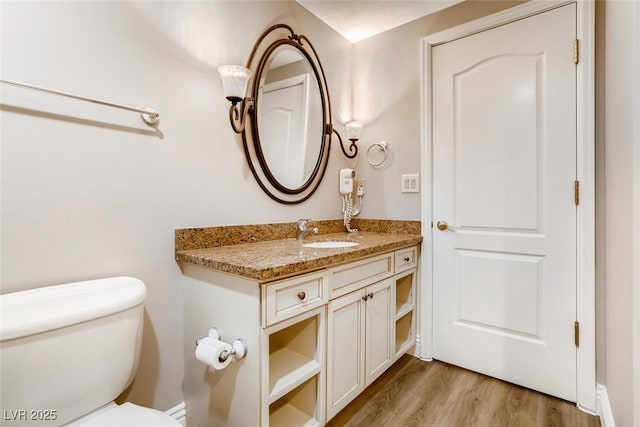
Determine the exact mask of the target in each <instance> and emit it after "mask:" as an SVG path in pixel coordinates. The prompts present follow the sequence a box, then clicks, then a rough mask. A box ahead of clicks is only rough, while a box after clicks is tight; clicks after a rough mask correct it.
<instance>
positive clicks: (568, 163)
mask: <svg viewBox="0 0 640 427" xmlns="http://www.w3.org/2000/svg"><path fill="white" fill-rule="evenodd" d="M575 22H576V8H575V5H567V6H563V7H561V8H557V9H555V10H552V11H548V12H545V13H542V14H539V15H535V16H532V17H529V18H526V19H522V20H519V21H516V22H513V23H510V24H507V25H503V26H500V27H496V28H493V29H490V30H487V31H484V32H481V33H478V34H475V35H472V36H468V37H464V38H461V39H458V40H455V41H452V42H449V43H445V44H442V45H439V46H436V47H434V48H433V49H432V73H433V74H432V77H433V78H432V82H433V83H432V84H433V87H432V92H433V129H432V131H433V135H432V137H433V218H434V222H437V221H445V222H447V223H448V224H449V226H450V227H449V228H448V229H445V230H439V229H438V228H437V227H436V224H434V232H433V244H434V246H433V248H434V253H433V286H434V288H433V291H434V307H433V310H434V343H433V354H434V357H435V358H436V359H439V360H442V361H446V362H449V363H452V364H455V365H459V366H463V367H465V368H468V369H472V370H475V371H479V372H482V373H485V374H487V375H491V376H494V377H497V378H501V379H504V380H506V381H510V382H513V383H516V384H520V385H523V386H525V387H529V388H532V389H536V390H539V391H542V392H545V393H548V394H551V395H555V396H559V397H561V398H564V399H567V400H571V401H575V400H576V347H575V343H574V322H575V320H576V206H575V202H574V197H573V195H574V181H575V179H576V67H575V64H574V53H573V49H574V39H575V34H576V28H575Z"/></svg>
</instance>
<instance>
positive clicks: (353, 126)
mask: <svg viewBox="0 0 640 427" xmlns="http://www.w3.org/2000/svg"><path fill="white" fill-rule="evenodd" d="M344 126H345V127H346V128H347V139H349V140H350V141H357V140H358V139H360V134H361V133H362V123H360V122H356V121H353V122H349V123H345V125H344Z"/></svg>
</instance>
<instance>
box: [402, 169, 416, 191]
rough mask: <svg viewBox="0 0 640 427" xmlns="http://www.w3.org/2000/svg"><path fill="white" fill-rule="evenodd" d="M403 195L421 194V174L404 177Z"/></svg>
mask: <svg viewBox="0 0 640 427" xmlns="http://www.w3.org/2000/svg"><path fill="white" fill-rule="evenodd" d="M401 188H402V189H401V192H402V193H419V192H420V174H417V173H414V174H406V175H402V187H401Z"/></svg>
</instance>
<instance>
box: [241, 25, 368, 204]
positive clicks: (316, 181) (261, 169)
mask: <svg viewBox="0 0 640 427" xmlns="http://www.w3.org/2000/svg"><path fill="white" fill-rule="evenodd" d="M286 45H288V46H291V47H293V48H295V49H296V50H298V51H299V52H300V53H301V54H302V55H303V56H304V58H305V59H306V60H307V61H308V63H309V65H310V67H311V69H312V70H313V73H314V75H315V78H316V81H317V83H318V87H319V90H320V98H321V103H322V116H323V117H322V123H323V129H322V135H318V138H322V141H321V145H320V152H319V155H318V159H317V161H316V163H315V167H314V169H313V172H312V173H311V174H310V175H309V178H308V179H307V180H306V181H305V182H304V183H302V185H300V186H299V187H296V188H288V187H286V186H285V185H283V184H282V183H280V182H279V181H278V179H277V178H276V177H275V176H274V174H273V173H272V171H271V169H270V168H269V164H268V162H267V161H266V159H265V156H264V152H263V148H262V146H261V143H260V135H259V131H258V130H259V129H258V117H259V115H258V113H259V111H258V109H259V103H258V96H259V91H260V83H261V79H262V77H263V74H264V73H265V67H266V66H267V65H268V60H269V57H270V55H271V54H272V53H273V52H274V51H276V49H277V48H278V47H280V46H286ZM265 46H266V47H265ZM246 67H247V68H249V69H250V70H252V71H253V76H252V81H250V92H251V98H250V99H249V101H250V102H251V104H252V105H251V106H250V108H249V110H248V114H249V118H250V120H249V121H248V122H247V126H245V128H244V129H242V143H243V147H244V153H245V156H246V158H247V163H248V164H249V168H250V169H251V173H252V174H253V176H254V178H255V179H256V181H257V182H258V185H259V186H260V188H261V189H262V190H263V191H264V192H265V193H266V194H267V195H268V196H269V197H271V198H272V199H273V200H275V201H277V202H279V203H283V204H289V205H291V204H298V203H302V202H304V201H305V200H307V199H309V197H311V196H312V195H313V193H314V192H315V191H316V190H317V189H318V186H319V185H320V183H321V182H322V179H323V177H324V174H325V171H326V169H327V165H328V162H329V154H330V150H331V137H332V134H333V133H335V134H336V135H338V138H339V139H340V140H342V138H340V135H339V134H338V133H337V131H335V130H334V128H333V124H332V121H331V117H332V116H331V102H330V98H329V90H328V88H327V81H326V77H325V75H324V69H323V67H322V64H321V62H320V59H319V58H318V55H317V53H316V50H315V48H314V47H313V44H312V43H311V41H310V40H309V39H308V38H307V37H306V36H304V35H302V34H296V33H295V32H294V31H293V29H292V28H291V27H290V26H289V25H286V24H276V25H273V26H271V27H270V28H268V29H267V30H265V31H264V32H263V33H262V35H261V36H260V37H259V38H258V40H257V41H256V43H255V45H254V47H253V50H252V51H251V54H250V55H249V59H248V60H247V65H246ZM341 147H342V144H341ZM355 148H356V152H355V153H353V154H352V155H349V154H347V152H346V151H345V150H344V147H342V150H343V152H344V154H345V155H346V156H347V157H350V158H353V157H355V155H356V154H357V147H355Z"/></svg>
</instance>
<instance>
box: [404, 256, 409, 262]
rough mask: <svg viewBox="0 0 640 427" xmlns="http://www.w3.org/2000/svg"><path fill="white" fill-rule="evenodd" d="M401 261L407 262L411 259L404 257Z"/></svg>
mask: <svg viewBox="0 0 640 427" xmlns="http://www.w3.org/2000/svg"><path fill="white" fill-rule="evenodd" d="M403 259H404V262H409V261H411V258H409V257H408V256H406V257H404V258H403Z"/></svg>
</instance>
